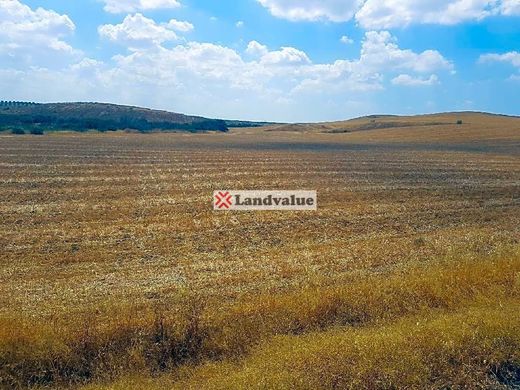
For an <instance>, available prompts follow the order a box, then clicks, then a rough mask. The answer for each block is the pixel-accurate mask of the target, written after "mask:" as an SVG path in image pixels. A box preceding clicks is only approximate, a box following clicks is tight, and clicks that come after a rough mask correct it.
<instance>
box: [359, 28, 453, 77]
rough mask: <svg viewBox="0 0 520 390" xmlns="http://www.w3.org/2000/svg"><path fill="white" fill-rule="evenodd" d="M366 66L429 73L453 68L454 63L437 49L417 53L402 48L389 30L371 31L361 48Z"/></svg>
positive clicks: (377, 68) (366, 35) (362, 59)
mask: <svg viewBox="0 0 520 390" xmlns="http://www.w3.org/2000/svg"><path fill="white" fill-rule="evenodd" d="M360 61H361V62H362V63H363V64H364V66H366V67H368V68H371V69H376V70H381V69H386V70H390V69H393V70H402V69H406V70H413V71H415V72H419V73H429V72H432V71H434V70H437V69H446V70H453V64H452V63H451V62H449V61H448V60H447V59H446V58H444V57H443V56H442V54H441V53H439V52H438V51H437V50H425V51H423V52H422V53H415V52H413V51H412V50H403V49H400V48H399V46H398V45H397V40H396V38H395V37H393V36H392V35H391V34H390V33H389V32H388V31H380V32H377V31H369V32H367V33H366V34H365V40H364V42H363V45H362V49H361V60H360Z"/></svg>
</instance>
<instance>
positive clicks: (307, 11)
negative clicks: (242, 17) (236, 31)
mask: <svg viewBox="0 0 520 390" xmlns="http://www.w3.org/2000/svg"><path fill="white" fill-rule="evenodd" d="M258 2H259V3H260V4H262V5H263V6H264V7H266V8H267V9H268V10H269V12H271V14H273V15H274V16H277V17H279V18H283V19H289V20H292V21H319V20H330V21H333V22H345V21H347V20H350V19H351V18H352V17H353V16H354V14H355V13H356V11H357V10H358V9H359V7H360V6H361V5H362V4H363V0H258Z"/></svg>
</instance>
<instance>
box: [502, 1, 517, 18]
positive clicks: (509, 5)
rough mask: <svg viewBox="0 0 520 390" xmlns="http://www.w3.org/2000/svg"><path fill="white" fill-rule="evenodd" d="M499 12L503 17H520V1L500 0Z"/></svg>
mask: <svg viewBox="0 0 520 390" xmlns="http://www.w3.org/2000/svg"><path fill="white" fill-rule="evenodd" d="M500 11H501V13H502V14H504V15H511V16H512V15H520V0H502V6H501V9H500Z"/></svg>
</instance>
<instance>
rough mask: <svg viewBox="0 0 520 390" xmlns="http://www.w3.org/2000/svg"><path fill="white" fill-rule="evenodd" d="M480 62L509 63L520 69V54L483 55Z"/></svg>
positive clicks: (512, 52)
mask: <svg viewBox="0 0 520 390" xmlns="http://www.w3.org/2000/svg"><path fill="white" fill-rule="evenodd" d="M479 62H481V63H484V62H509V63H510V64H511V65H513V66H516V67H520V52H517V51H510V52H508V53H504V54H496V53H489V54H483V55H481V56H480V59H479Z"/></svg>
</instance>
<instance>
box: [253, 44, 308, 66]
mask: <svg viewBox="0 0 520 390" xmlns="http://www.w3.org/2000/svg"><path fill="white" fill-rule="evenodd" d="M260 62H261V63H262V64H268V65H298V64H309V63H310V62H311V60H310V59H309V57H308V56H307V54H306V53H305V52H303V51H301V50H298V49H295V48H294V47H282V49H281V50H277V51H270V52H267V53H265V54H264V55H263V56H262V58H261V59H260Z"/></svg>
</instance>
